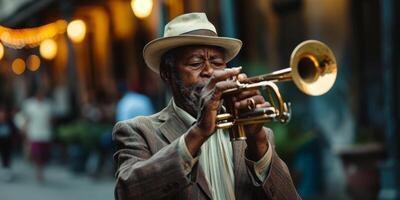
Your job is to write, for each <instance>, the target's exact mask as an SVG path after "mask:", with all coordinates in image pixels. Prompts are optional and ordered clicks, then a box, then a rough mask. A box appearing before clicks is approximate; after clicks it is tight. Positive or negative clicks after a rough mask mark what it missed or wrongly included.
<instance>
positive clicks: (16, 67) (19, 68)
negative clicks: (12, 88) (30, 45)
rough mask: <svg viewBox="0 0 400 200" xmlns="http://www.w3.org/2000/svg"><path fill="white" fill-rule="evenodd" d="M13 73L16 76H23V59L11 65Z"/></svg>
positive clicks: (18, 59) (16, 60)
mask: <svg viewBox="0 0 400 200" xmlns="http://www.w3.org/2000/svg"><path fill="white" fill-rule="evenodd" d="M11 68H12V71H13V72H14V73H15V74H16V75H21V74H22V73H24V71H25V62H24V60H22V59H21V58H17V59H15V60H14V61H13V62H12V64H11Z"/></svg>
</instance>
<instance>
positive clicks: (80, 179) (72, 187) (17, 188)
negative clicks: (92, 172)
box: [0, 159, 114, 200]
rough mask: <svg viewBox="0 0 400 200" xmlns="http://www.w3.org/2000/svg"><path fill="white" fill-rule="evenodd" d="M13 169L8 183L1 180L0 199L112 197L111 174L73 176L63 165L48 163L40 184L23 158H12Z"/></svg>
mask: <svg viewBox="0 0 400 200" xmlns="http://www.w3.org/2000/svg"><path fill="white" fill-rule="evenodd" d="M0 170H1V168H0ZM1 172H3V171H1ZM12 172H13V174H14V178H13V180H12V181H11V182H5V181H4V180H2V179H0V200H22V199H30V200H72V199H73V200H80V199H82V200H103V199H104V200H110V199H114V196H113V188H114V180H113V178H112V177H109V178H102V179H100V180H93V179H91V178H90V177H88V176H87V175H74V174H73V173H71V172H70V171H68V170H67V169H66V168H65V167H63V166H59V165H50V166H48V167H47V168H46V171H45V177H46V181H45V183H43V184H41V183H38V182H37V181H36V179H35V175H34V170H33V167H32V166H31V165H30V164H29V163H27V162H26V161H23V160H22V159H14V162H13V169H12Z"/></svg>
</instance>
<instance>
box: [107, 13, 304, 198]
mask: <svg viewBox="0 0 400 200" xmlns="http://www.w3.org/2000/svg"><path fill="white" fill-rule="evenodd" d="M241 46H242V42H241V41H240V40H237V39H233V38H226V37H218V36H217V33H216V30H215V27H214V26H213V25H212V24H211V23H210V22H209V21H208V19H207V17H206V15H205V14H204V13H189V14H184V15H181V16H178V17H176V18H175V19H173V20H172V21H171V22H169V23H168V24H167V25H166V26H165V31H164V37H162V38H158V39H155V40H153V41H151V42H149V43H148V44H147V45H146V46H145V48H144V50H143V54H144V59H145V61H146V64H147V65H148V67H150V68H151V69H152V70H153V71H154V72H156V73H159V74H160V76H161V78H162V79H163V80H164V81H165V82H166V83H167V84H168V85H169V86H170V88H171V90H172V94H173V99H172V100H171V101H170V103H169V105H168V106H167V107H166V108H165V109H163V110H162V111H161V112H159V113H156V114H154V115H152V116H147V117H136V118H134V119H130V120H126V121H122V122H119V123H117V124H116V125H115V128H114V134H113V137H114V141H115V143H116V144H117V147H118V151H117V152H116V153H115V155H114V158H115V162H116V164H117V166H118V171H117V183H116V188H115V197H116V198H117V199H221V200H226V199H300V197H299V195H298V194H297V192H296V189H295V187H294V185H293V182H292V180H291V177H290V175H289V171H288V169H287V166H286V165H285V163H284V162H283V161H282V160H281V159H280V158H279V157H278V155H277V154H276V152H275V150H274V144H273V139H272V138H273V136H272V132H271V130H269V129H267V128H264V127H263V124H255V125H247V126H245V131H246V134H247V140H246V141H236V142H231V141H230V139H229V135H228V134H227V132H225V131H223V130H221V129H216V125H215V123H216V115H217V113H218V112H219V110H220V109H221V107H222V106H221V103H222V102H221V96H222V93H223V91H224V90H227V89H230V88H235V87H237V83H236V82H235V81H234V78H235V77H238V78H239V79H241V78H244V77H245V75H244V74H240V70H241V68H240V67H239V68H227V65H226V63H227V62H228V61H230V60H231V59H233V58H234V57H235V56H236V55H237V53H238V52H239V50H240V48H241ZM248 99H251V101H253V102H254V103H255V104H256V107H260V108H262V107H268V106H269V104H268V103H267V102H265V100H264V98H263V97H262V96H261V95H260V93H259V91H258V90H253V91H246V92H241V93H240V94H239V95H238V96H237V97H236V98H235V99H234V101H235V106H236V108H238V109H248V108H247V107H248V105H247V104H248V103H247V102H248Z"/></svg>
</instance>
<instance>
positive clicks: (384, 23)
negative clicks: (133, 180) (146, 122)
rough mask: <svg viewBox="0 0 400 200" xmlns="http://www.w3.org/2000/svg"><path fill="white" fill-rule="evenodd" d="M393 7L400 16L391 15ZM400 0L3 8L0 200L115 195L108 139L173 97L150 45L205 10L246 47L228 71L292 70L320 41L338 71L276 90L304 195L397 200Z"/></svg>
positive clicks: (52, 1) (280, 137) (282, 145)
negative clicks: (300, 50)
mask: <svg viewBox="0 0 400 200" xmlns="http://www.w3.org/2000/svg"><path fill="white" fill-rule="evenodd" d="M396 10H397V11H396ZM399 10H400V1H395V0H0V151H1V154H0V155H1V163H0V200H20V199H33V200H36V199H38V200H42V199H43V200H45V199H99V200H101V199H113V198H114V197H113V189H114V173H115V169H114V165H113V158H112V155H113V152H114V147H113V144H112V138H111V132H112V128H113V125H114V124H115V122H116V121H118V120H123V119H127V118H131V117H134V116H137V115H149V114H152V113H155V112H158V111H159V110H161V109H162V108H163V107H164V106H165V105H166V104H167V103H168V101H169V98H170V97H171V94H170V93H169V92H168V90H167V87H166V85H164V84H163V83H162V81H161V79H160V78H159V77H158V76H157V74H155V73H153V72H152V71H150V69H148V68H147V67H146V66H145V64H144V61H143V58H142V49H143V47H144V45H145V44H146V43H147V42H149V41H150V40H152V39H154V38H157V37H159V36H161V35H162V33H163V30H162V28H163V27H164V25H165V23H166V22H168V21H169V20H171V19H173V18H174V17H175V16H178V15H180V14H183V13H186V12H205V13H206V14H207V16H208V17H209V20H210V21H211V22H212V23H213V24H215V25H216V27H217V31H218V34H219V35H220V36H227V37H235V38H239V39H241V40H242V41H243V48H242V50H241V52H240V53H239V55H238V57H237V58H236V59H234V60H233V61H231V62H230V63H229V66H239V65H241V66H243V70H244V71H245V72H246V73H247V74H248V76H253V75H261V74H265V73H268V72H272V71H275V70H279V69H283V68H286V67H289V65H290V64H289V60H290V55H291V52H292V50H293V49H294V48H295V47H296V45H297V44H299V43H300V42H302V41H304V40H307V39H316V40H320V41H322V42H324V43H325V44H327V45H328V46H329V47H330V48H331V49H332V51H333V53H334V54H335V56H336V59H337V62H338V77H337V80H336V83H335V85H334V86H333V88H332V89H331V90H330V91H329V92H328V93H327V94H325V95H323V96H319V97H310V96H306V95H305V94H303V93H301V92H300V91H299V90H298V89H297V88H296V87H295V85H294V84H293V83H292V82H285V83H278V86H279V88H280V90H281V93H282V95H283V98H284V99H286V100H287V101H290V102H291V103H292V114H293V116H292V119H291V121H290V122H289V123H288V124H285V125H283V124H278V123H271V124H267V125H266V126H269V127H271V128H272V129H273V130H274V132H275V139H276V146H277V151H278V153H279V155H280V156H281V157H282V159H283V160H285V162H286V163H287V164H288V166H289V168H290V171H291V174H292V177H293V178H294V181H295V185H296V187H297V189H298V191H299V193H300V195H301V196H302V198H303V199H345V200H346V199H382V200H383V199H385V200H386V199H387V200H391V199H400V175H399V173H400V167H399V152H400V147H399V146H400V144H399V143H400V138H399V132H400V127H399V126H400V117H399V113H400V106H399V105H400V104H399V102H400V101H399V97H400V92H399V91H400V81H399V80H400V79H398V78H396V77H400V71H399V61H400V40H399V37H398V36H399V35H400V28H399V27H400V12H399Z"/></svg>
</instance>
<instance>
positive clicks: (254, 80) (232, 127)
mask: <svg viewBox="0 0 400 200" xmlns="http://www.w3.org/2000/svg"><path fill="white" fill-rule="evenodd" d="M336 76H337V65H336V58H335V56H334V54H333V53H332V51H331V50H330V48H329V47H328V46H327V45H325V44H324V43H322V42H320V41H316V40H307V41H304V42H302V43H300V44H299V45H298V46H297V47H296V48H295V49H294V50H293V52H292V55H291V57H290V67H289V68H285V69H282V70H278V71H275V72H272V73H269V74H264V75H259V76H254V77H249V78H247V79H245V80H242V81H240V82H239V83H238V88H234V89H229V90H226V91H224V94H223V99H224V103H225V106H226V111H227V112H226V113H223V114H219V115H218V116H217V128H229V133H230V137H231V140H232V141H234V140H245V139H246V135H245V132H244V125H247V124H256V123H265V122H271V121H280V122H282V123H286V122H288V121H289V120H290V116H291V110H290V103H286V102H284V100H283V98H282V97H281V94H280V92H279V89H278V87H277V86H276V84H275V83H277V82H282V81H290V80H292V81H293V82H294V83H295V85H296V86H297V88H299V90H301V91H302V92H303V93H305V94H307V95H311V96H319V95H322V94H324V93H326V92H328V91H329V90H330V89H331V88H332V86H333V84H334V83H335V80H336ZM255 88H256V89H266V90H267V92H268V94H269V99H270V103H271V105H272V108H267V109H264V110H262V109H261V110H260V109H255V110H251V111H250V112H248V113H245V114H243V113H240V111H239V110H237V109H235V108H234V106H233V102H232V97H233V96H235V95H237V94H238V93H239V92H241V91H244V90H251V89H255ZM275 100H276V101H277V102H275Z"/></svg>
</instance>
